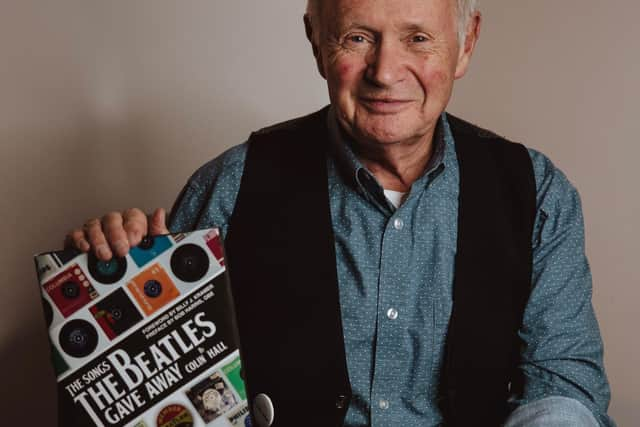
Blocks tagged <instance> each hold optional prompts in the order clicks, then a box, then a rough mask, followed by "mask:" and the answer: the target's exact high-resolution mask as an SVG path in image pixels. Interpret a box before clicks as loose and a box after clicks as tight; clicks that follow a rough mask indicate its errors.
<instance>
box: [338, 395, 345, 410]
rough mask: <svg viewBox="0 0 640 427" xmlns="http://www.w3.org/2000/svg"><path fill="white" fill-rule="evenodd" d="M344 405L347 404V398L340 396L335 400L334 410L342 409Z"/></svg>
mask: <svg viewBox="0 0 640 427" xmlns="http://www.w3.org/2000/svg"><path fill="white" fill-rule="evenodd" d="M346 403H347V396H344V395H342V394H341V395H340V396H338V398H337V399H336V408H338V409H344V406H345V405H346Z"/></svg>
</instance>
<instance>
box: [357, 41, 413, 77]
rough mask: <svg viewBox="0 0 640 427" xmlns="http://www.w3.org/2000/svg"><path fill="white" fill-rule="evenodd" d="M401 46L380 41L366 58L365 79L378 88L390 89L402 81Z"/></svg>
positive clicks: (402, 58) (402, 56) (402, 62)
mask: <svg viewBox="0 0 640 427" xmlns="http://www.w3.org/2000/svg"><path fill="white" fill-rule="evenodd" d="M403 54H404V52H403V50H402V47H401V46H398V44H397V43H394V42H393V40H390V39H382V40H381V41H380V42H379V43H378V44H377V46H376V48H375V49H373V50H372V51H371V52H370V54H369V57H368V58H367V71H366V77H367V79H368V80H369V81H370V82H371V83H373V84H375V85H376V86H380V87H390V86H393V85H394V84H395V83H398V82H400V81H402V80H404V78H405V76H406V72H407V69H406V64H405V59H404V55H403Z"/></svg>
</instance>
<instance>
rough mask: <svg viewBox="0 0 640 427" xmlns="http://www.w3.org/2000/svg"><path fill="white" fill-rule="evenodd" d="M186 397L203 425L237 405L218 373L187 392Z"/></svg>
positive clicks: (229, 389)
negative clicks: (196, 411)
mask: <svg viewBox="0 0 640 427" xmlns="http://www.w3.org/2000/svg"><path fill="white" fill-rule="evenodd" d="M187 396H189V399H190V400H191V403H193V406H195V407H196V409H197V410H198V414H200V416H201V417H202V420H203V421H204V422H205V423H209V422H210V421H213V420H215V419H216V418H218V417H219V416H220V415H222V414H224V413H225V412H227V411H229V410H230V409H232V408H234V407H235V406H236V404H237V403H238V401H237V399H236V397H235V395H234V394H233V392H232V391H231V388H230V387H229V385H228V384H227V383H226V381H225V380H224V379H223V378H222V375H221V374H220V373H219V372H215V373H214V374H213V375H211V376H210V377H208V378H205V379H204V380H202V381H201V382H199V383H198V384H196V385H195V386H194V387H193V388H192V389H191V390H189V391H187Z"/></svg>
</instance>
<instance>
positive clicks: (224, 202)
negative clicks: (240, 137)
mask: <svg viewBox="0 0 640 427" xmlns="http://www.w3.org/2000/svg"><path fill="white" fill-rule="evenodd" d="M246 153H247V143H246V142H245V143H244V144H241V145H237V146H235V147H233V148H230V149H229V150H227V151H225V152H224V153H222V154H221V155H220V156H218V157H216V158H215V159H213V160H211V161H209V162H208V163H206V164H205V165H203V166H202V167H200V168H199V169H198V170H197V171H196V172H195V173H194V174H193V175H192V176H191V178H189V180H188V181H187V183H186V184H185V186H184V188H183V189H182V191H181V192H180V194H179V195H178V197H177V198H176V201H175V202H174V204H173V208H172V209H171V212H170V215H169V230H170V231H171V232H172V233H179V232H186V231H193V230H197V229H202V228H210V227H218V228H219V229H220V232H221V234H222V236H223V237H224V236H226V234H227V231H228V227H229V220H230V218H231V215H232V214H233V209H234V207H235V203H236V198H237V196H238V191H239V190H240V181H241V179H242V173H243V171H244V162H245V158H246Z"/></svg>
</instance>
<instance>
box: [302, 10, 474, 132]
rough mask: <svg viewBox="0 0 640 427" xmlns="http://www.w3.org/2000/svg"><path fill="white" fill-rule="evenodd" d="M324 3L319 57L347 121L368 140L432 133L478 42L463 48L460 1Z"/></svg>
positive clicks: (346, 124) (333, 99)
mask: <svg viewBox="0 0 640 427" xmlns="http://www.w3.org/2000/svg"><path fill="white" fill-rule="evenodd" d="M322 1H323V5H322V12H321V16H320V17H319V18H320V19H316V20H315V21H314V22H313V24H314V25H315V26H316V28H314V31H316V34H317V35H318V37H317V38H316V41H318V42H319V43H318V44H315V45H314V46H315V48H316V59H317V61H318V67H319V69H320V72H321V74H322V75H323V77H324V78H325V79H326V80H327V85H328V87H329V96H330V98H331V103H332V104H333V106H334V108H335V110H336V112H337V117H338V120H339V122H340V123H341V124H342V127H343V128H344V129H345V130H346V131H347V132H348V133H349V134H350V135H351V136H352V137H354V138H355V139H356V140H357V141H360V142H361V143H365V144H393V143H404V142H409V143H413V142H419V141H421V140H423V139H424V138H425V137H430V136H431V135H432V134H433V129H434V128H435V125H436V123H437V120H438V117H439V115H440V113H441V112H442V111H444V109H445V107H446V105H447V103H448V101H449V98H450V96H451V91H452V88H453V82H454V80H455V79H456V78H459V77H461V76H462V75H463V74H464V73H465V71H466V68H467V64H468V60H469V57H470V55H471V51H472V50H473V44H474V43H475V34H474V37H471V39H472V40H471V41H472V43H471V44H469V43H467V46H470V49H465V48H460V47H459V44H458V37H457V30H458V28H457V9H456V2H455V1H453V0H322ZM318 26H319V27H320V28H317V27H318Z"/></svg>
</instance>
